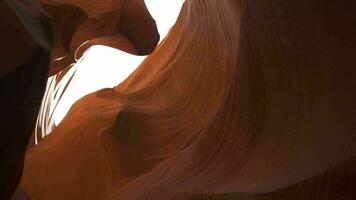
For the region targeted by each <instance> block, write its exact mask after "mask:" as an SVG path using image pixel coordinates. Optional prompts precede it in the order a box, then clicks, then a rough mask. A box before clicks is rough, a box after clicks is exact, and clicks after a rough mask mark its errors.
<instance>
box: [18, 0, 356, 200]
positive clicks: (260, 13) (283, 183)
mask: <svg viewBox="0 0 356 200" xmlns="http://www.w3.org/2000/svg"><path fill="white" fill-rule="evenodd" d="M72 2H75V1H72ZM79 2H80V1H78V2H77V3H78V5H79V4H80V3H79ZM81 3H83V2H81ZM73 4H74V3H73ZM81 6H82V7H83V5H80V6H79V7H81ZM82 7H81V8H82ZM109 7H110V6H109ZM134 8H136V7H134ZM134 8H132V9H134ZM83 10H84V9H83ZM355 11H356V3H354V2H353V1H344V2H342V3H341V2H335V1H317V0H314V1H310V0H300V1H293V2H292V1H288V0H269V1H257V0H248V1H245V0H241V1H237V0H187V1H186V2H185V4H184V6H183V8H182V11H181V14H180V16H179V19H178V21H177V23H176V24H175V26H174V27H173V29H172V30H171V32H170V34H169V35H168V36H167V38H166V39H165V40H164V41H163V43H161V44H160V45H159V46H158V47H157V48H156V49H155V51H154V52H153V53H152V54H151V55H150V56H148V57H147V59H146V60H145V61H144V62H143V63H142V64H141V66H140V67H139V68H138V70H136V71H135V72H134V73H133V74H132V75H131V76H130V77H129V78H128V79H127V80H126V81H125V82H123V83H122V84H120V85H118V86H117V87H115V88H113V89H104V90H100V91H97V92H95V93H92V94H90V95H88V96H86V97H84V98H82V99H81V100H79V101H78V102H77V103H76V104H75V105H74V106H73V107H72V109H71V111H70V113H69V115H68V116H67V117H66V118H65V119H64V121H63V122H62V123H61V124H60V125H59V126H58V127H57V128H56V129H55V130H54V132H53V133H52V134H51V135H49V136H47V137H46V138H45V139H44V140H43V141H42V142H41V143H40V145H38V146H36V147H34V148H32V149H31V150H29V151H28V153H27V155H26V162H25V168H24V176H23V178H22V181H21V188H22V189H23V190H24V192H25V193H26V194H27V195H28V196H29V198H30V199H51V200H56V199H58V200H60V199H93V200H97V199H125V200H131V199H132V200H133V199H135V200H141V199H142V200H188V199H189V200H192V199H195V200H202V199H205V200H207V199H214V200H221V199H231V200H232V199H243V200H285V199H292V200H294V199H295V200H297V199H303V200H326V199H328V200H330V199H331V200H339V199H345V200H349V199H350V200H351V199H355V198H356V194H355V191H356V190H355V188H356V182H355V180H356V179H355V177H356V176H355V172H356V170H355V166H356V165H355V156H356V145H355V142H356V140H355V129H354V127H355V117H356V116H355V109H356V108H355V105H356V104H355V101H356V89H355V88H356V79H355V78H354V77H356V70H355V68H354V66H355V65H356V60H355V59H354V58H353V57H354V56H353V55H354V53H355V46H356V39H355V37H354V35H355V34H356V18H355V17H353V15H354V13H355ZM132 38H135V37H134V36H132Z"/></svg>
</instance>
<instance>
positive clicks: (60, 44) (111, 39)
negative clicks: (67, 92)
mask: <svg viewBox="0 0 356 200" xmlns="http://www.w3.org/2000/svg"><path fill="white" fill-rule="evenodd" d="M40 2H41V3H42V5H43V7H44V9H45V10H46V11H47V13H48V14H49V15H50V16H51V23H52V27H53V33H54V46H53V49H52V62H51V71H50V75H55V74H57V73H58V72H60V71H61V70H63V69H64V68H66V67H68V66H70V64H72V63H75V62H76V61H77V60H78V59H79V58H80V57H81V56H82V55H83V53H84V52H85V51H86V50H87V49H88V48H89V47H90V46H93V45H106V46H110V47H113V48H117V49H120V50H123V51H125V52H128V53H132V54H135V55H147V54H149V53H151V52H152V51H153V50H154V48H155V47H156V45H157V43H158V41H159V33H158V31H157V27H156V23H155V20H154V19H153V18H152V17H151V15H150V13H149V11H148V9H147V8H146V5H145V3H144V1H143V0H130V1H124V0H100V1H97V0H96V1H87V0H75V1H73V0H41V1H40Z"/></svg>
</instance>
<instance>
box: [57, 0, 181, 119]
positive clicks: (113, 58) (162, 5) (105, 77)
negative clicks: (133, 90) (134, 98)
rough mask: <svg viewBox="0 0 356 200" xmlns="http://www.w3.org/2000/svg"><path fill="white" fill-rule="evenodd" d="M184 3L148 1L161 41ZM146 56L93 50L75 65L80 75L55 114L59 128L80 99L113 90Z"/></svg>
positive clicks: (111, 50) (93, 48) (100, 48)
mask: <svg viewBox="0 0 356 200" xmlns="http://www.w3.org/2000/svg"><path fill="white" fill-rule="evenodd" d="M183 2H184V0H145V3H146V5H147V8H148V10H149V11H150V13H151V15H152V17H153V18H154V19H155V21H156V24H157V28H158V31H159V33H160V37H161V40H162V39H164V37H165V36H166V35H167V33H168V32H169V30H170V28H171V27H172V26H173V25H174V23H175V21H176V20H177V17H178V14H179V12H180V10H181V7H182V4H183ZM144 58H145V56H134V55H131V54H128V53H125V52H123V51H120V50H117V49H113V48H110V47H106V46H99V45H97V46H93V47H91V48H90V49H89V50H88V51H87V53H86V54H85V56H84V57H83V58H82V59H80V60H79V62H78V63H77V64H76V67H77V72H76V74H75V75H74V77H73V80H72V82H71V83H70V85H69V86H68V88H67V90H66V92H65V93H64V95H63V97H62V99H61V101H60V102H59V104H58V107H57V109H56V111H55V113H54V121H55V124H56V125H58V124H59V123H60V122H61V121H62V119H63V118H64V117H65V115H66V114H67V112H68V110H69V109H70V107H71V106H72V105H73V103H75V102H76V101H77V100H79V99H80V98H81V97H83V96H85V95H87V94H89V93H92V92H95V91H97V90H99V89H103V88H112V87H114V86H116V85H118V84H119V83H121V82H122V81H124V80H125V79H126V78H127V77H128V76H129V75H130V74H131V73H132V72H133V71H134V70H135V69H136V68H137V67H138V66H139V64H140V63H141V62H142V61H143V59H144Z"/></svg>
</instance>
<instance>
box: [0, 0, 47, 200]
mask: <svg viewBox="0 0 356 200" xmlns="http://www.w3.org/2000/svg"><path fill="white" fill-rule="evenodd" d="M48 27H49V19H48V18H47V16H46V15H45V14H44V12H43V11H42V10H41V9H40V6H39V5H38V4H37V3H36V2H35V1H16V0H15V1H1V2H0V29H1V33H0V36H1V37H0V41H1V47H0V55H1V57H0V58H1V61H2V62H1V65H0V111H1V112H0V199H9V198H10V197H11V195H12V192H13V190H15V189H16V187H17V184H18V182H19V180H20V178H21V175H22V167H23V159H24V156H25V150H26V146H27V143H28V140H29V138H30V136H31V132H32V130H33V127H34V123H35V121H36V118H37V112H38V109H39V106H40V103H41V98H42V95H43V92H44V90H45V87H46V82H47V76H48V69H49V60H50V48H51V36H50V34H49V28H48Z"/></svg>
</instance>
